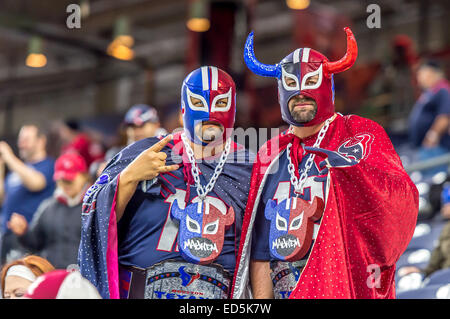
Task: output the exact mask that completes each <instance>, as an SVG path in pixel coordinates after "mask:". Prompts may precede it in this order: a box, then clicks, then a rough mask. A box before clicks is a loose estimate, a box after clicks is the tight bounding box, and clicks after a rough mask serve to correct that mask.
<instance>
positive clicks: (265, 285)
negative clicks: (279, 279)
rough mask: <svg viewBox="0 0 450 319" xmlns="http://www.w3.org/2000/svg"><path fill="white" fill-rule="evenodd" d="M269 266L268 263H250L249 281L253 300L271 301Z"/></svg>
mask: <svg viewBox="0 0 450 319" xmlns="http://www.w3.org/2000/svg"><path fill="white" fill-rule="evenodd" d="M270 272H271V269H270V264H269V262H268V261H263V260H252V261H250V281H251V285H252V294H253V298H255V299H273V298H274V296H273V284H272V280H271V279H270Z"/></svg>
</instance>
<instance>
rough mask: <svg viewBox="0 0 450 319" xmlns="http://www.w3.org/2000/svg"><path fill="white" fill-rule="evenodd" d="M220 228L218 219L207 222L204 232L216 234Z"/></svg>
mask: <svg viewBox="0 0 450 319" xmlns="http://www.w3.org/2000/svg"><path fill="white" fill-rule="evenodd" d="M218 229H219V220H218V219H216V220H215V221H213V222H212V223H209V224H206V226H205V229H204V230H203V233H204V234H206V235H214V234H216V233H217V230H218Z"/></svg>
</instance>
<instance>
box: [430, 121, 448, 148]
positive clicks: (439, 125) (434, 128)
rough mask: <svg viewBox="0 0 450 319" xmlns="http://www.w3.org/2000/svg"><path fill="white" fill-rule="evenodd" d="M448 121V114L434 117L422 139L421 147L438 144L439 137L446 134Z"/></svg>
mask: <svg viewBox="0 0 450 319" xmlns="http://www.w3.org/2000/svg"><path fill="white" fill-rule="evenodd" d="M449 123H450V119H449V115H448V114H440V115H438V116H437V117H436V119H435V120H434V122H433V125H431V127H430V129H429V130H428V132H427V134H426V135H425V138H424V139H423V145H424V146H426V147H434V146H436V145H438V144H439V141H440V140H441V137H442V136H444V135H445V134H447V131H448V127H449Z"/></svg>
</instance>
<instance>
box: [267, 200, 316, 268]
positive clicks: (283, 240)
mask: <svg viewBox="0 0 450 319" xmlns="http://www.w3.org/2000/svg"><path fill="white" fill-rule="evenodd" d="M323 209H324V202H323V200H322V199H321V198H319V197H314V200H313V202H312V204H310V203H308V202H307V201H305V200H303V199H301V198H297V197H291V198H288V199H285V200H283V201H281V202H280V203H279V204H277V202H276V201H275V200H271V199H270V200H269V201H268V202H267V205H266V209H265V216H266V219H268V220H270V233H269V248H270V254H271V255H272V257H274V258H276V259H279V260H283V261H297V260H300V259H302V258H303V257H304V256H305V255H306V254H307V253H308V251H309V248H310V246H311V243H312V238H313V232H314V222H315V221H317V220H319V219H320V218H321V217H322V214H323Z"/></svg>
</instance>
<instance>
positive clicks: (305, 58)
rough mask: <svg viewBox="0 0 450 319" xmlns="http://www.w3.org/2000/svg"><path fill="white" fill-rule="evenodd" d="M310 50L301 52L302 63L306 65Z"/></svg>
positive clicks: (304, 49)
mask: <svg viewBox="0 0 450 319" xmlns="http://www.w3.org/2000/svg"><path fill="white" fill-rule="evenodd" d="M310 50H311V49H310V48H303V51H302V62H305V63H308V60H309V51H310Z"/></svg>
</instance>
